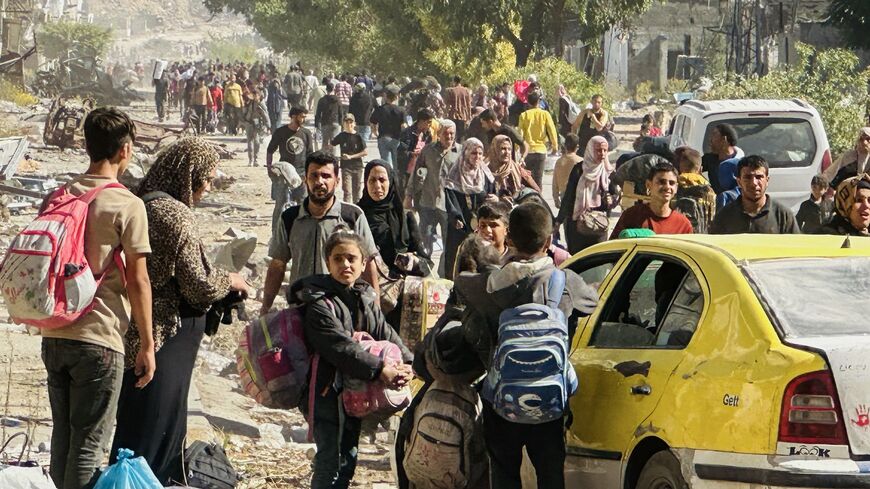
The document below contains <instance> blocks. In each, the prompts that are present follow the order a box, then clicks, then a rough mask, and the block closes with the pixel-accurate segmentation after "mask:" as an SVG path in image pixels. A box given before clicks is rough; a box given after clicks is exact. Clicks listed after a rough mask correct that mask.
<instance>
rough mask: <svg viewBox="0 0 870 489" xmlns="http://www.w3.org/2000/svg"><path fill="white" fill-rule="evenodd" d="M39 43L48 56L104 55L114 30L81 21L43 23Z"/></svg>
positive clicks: (64, 57)
mask: <svg viewBox="0 0 870 489" xmlns="http://www.w3.org/2000/svg"><path fill="white" fill-rule="evenodd" d="M36 39H37V43H38V44H39V46H40V47H41V49H42V52H43V54H44V55H45V56H46V57H48V58H59V59H66V58H74V57H76V56H94V57H97V56H102V55H104V54H105V53H106V50H107V49H108V48H109V45H111V43H112V30H111V29H109V28H105V27H100V26H98V25H94V24H84V23H80V22H70V21H61V22H50V23H47V24H43V25H42V26H41V27H40V29H39V32H38V34H37V38H36Z"/></svg>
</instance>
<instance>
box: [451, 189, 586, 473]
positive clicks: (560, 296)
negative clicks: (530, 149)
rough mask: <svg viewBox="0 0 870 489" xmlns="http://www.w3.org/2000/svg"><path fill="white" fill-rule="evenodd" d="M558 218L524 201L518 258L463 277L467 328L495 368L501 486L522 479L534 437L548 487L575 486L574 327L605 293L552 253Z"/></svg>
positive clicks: (488, 397)
mask: <svg viewBox="0 0 870 489" xmlns="http://www.w3.org/2000/svg"><path fill="white" fill-rule="evenodd" d="M552 223H553V219H552V215H550V214H549V212H548V211H547V209H545V208H544V207H542V206H540V205H538V204H534V203H526V204H521V205H519V206H518V207H516V208H515V209H514V210H513V211H512V212H511V214H510V223H509V225H508V240H509V241H510V243H511V246H512V247H513V249H514V251H515V252H514V254H513V255H512V257H511V259H510V261H509V262H508V263H507V264H505V265H504V266H503V267H501V268H500V269H497V270H494V271H491V272H487V273H482V274H462V275H460V276H459V277H457V278H456V281H455V288H456V291H457V292H458V293H459V294H460V295H462V296H463V297H465V298H466V299H467V307H466V317H465V321H464V327H465V328H466V330H467V332H466V337H467V338H473V340H470V341H471V342H472V343H473V348H474V349H475V350H476V351H477V352H478V354H479V355H480V356H481V360H482V361H483V362H484V365H485V366H486V367H487V369H488V370H487V376H486V378H485V380H484V381H483V386H482V392H481V397H482V398H483V401H484V402H483V422H484V437H485V439H486V446H487V451H488V453H489V460H490V477H491V480H490V484H491V487H492V488H498V489H521V488H522V481H521V477H520V467H521V465H522V460H523V448H524V447H525V449H526V452H527V453H528V456H529V459H530V460H531V462H532V464H533V465H534V467H535V474H536V477H537V482H538V487H542V488H543V487H545V488H547V489H560V488H564V487H565V477H564V466H565V427H566V424H567V423H566V422H567V420H569V419H570V408H569V407H568V397H569V396H570V395H571V394H573V393H574V391H576V389H577V377H576V375H575V374H574V369H573V367H572V366H571V364H570V362H569V361H568V351H569V348H570V337H571V335H572V334H573V330H574V328H575V326H576V323H577V318H579V317H582V316H585V315H589V314H591V313H592V312H593V310H594V309H595V306H596V305H597V303H598V295H597V293H596V291H595V290H594V289H593V288H592V287H590V286H589V285H587V284H586V283H585V282H584V281H583V279H582V278H580V276H578V275H577V274H575V273H573V272H572V271H570V270H564V271H562V270H558V269H557V268H556V266H555V265H554V264H553V260H552V259H551V258H550V257H549V256H548V255H547V250H548V249H549V247H550V244H551V240H552V234H553V225H552Z"/></svg>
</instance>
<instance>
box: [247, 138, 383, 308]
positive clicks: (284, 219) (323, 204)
mask: <svg viewBox="0 0 870 489" xmlns="http://www.w3.org/2000/svg"><path fill="white" fill-rule="evenodd" d="M339 182H340V175H339V166H338V158H336V157H335V156H333V155H331V154H328V153H325V152H323V151H315V152H314V153H311V154H310V155H308V157H307V158H306V160H305V186H306V188H307V189H308V197H307V198H305V200H304V201H302V204H300V205H295V206H292V207H289V208H288V209H287V210H285V211H284V212H283V213H282V214H281V218H280V219H279V220H278V221H277V223H275V225H274V228H275V230H274V231H273V233H272V235H273V239H272V242H271V243H270V245H269V256H271V257H272V261H271V262H270V263H269V269H268V270H267V271H266V283H265V285H264V287H263V306H262V308H261V309H260V315H263V314H266V313H268V312H269V309H271V307H272V303H273V302H274V301H275V296H276V295H277V294H278V291H279V290H280V288H281V283H282V281H283V280H284V272H285V271H286V270H287V262H290V281H289V282H288V283H289V284H292V283H293V282H295V281H296V280H299V279H300V278H303V277H308V276H311V275H315V274H319V273H329V271H328V269H327V265H326V256H325V254H324V252H323V250H324V245H325V244H326V240H327V239H329V236H330V235H331V234H332V233H333V232H334V231H335V229H336V228H337V227H339V226H345V227H348V228H350V230H351V231H353V232H354V233H356V234H357V235H359V237H360V238H362V241H363V243H364V245H365V248H366V249H365V250H363V251H365V254H366V255H367V256H369V262H368V263H367V264H366V269H365V271H364V272H363V275H362V278H363V279H364V280H366V281H367V282H369V283H370V284H371V285H372V287H374V289H375V293H379V290H378V281H377V277H378V272H377V268H376V265H375V261H374V257H375V254H376V253H377V246H375V242H374V240H373V239H372V233H371V230H370V229H369V224H368V221H366V217H365V214H364V213H363V211H362V209H360V208H359V207H357V206H355V205H353V204H349V203H346V202H341V201H340V200H339V199H336V198H335V189H336V187H338V184H339ZM312 244H313V245H314V246H312Z"/></svg>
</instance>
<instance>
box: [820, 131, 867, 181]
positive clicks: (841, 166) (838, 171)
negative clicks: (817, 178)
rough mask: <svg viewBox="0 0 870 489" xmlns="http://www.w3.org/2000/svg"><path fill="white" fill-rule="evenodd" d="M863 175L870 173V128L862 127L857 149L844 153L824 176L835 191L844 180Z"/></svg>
mask: <svg viewBox="0 0 870 489" xmlns="http://www.w3.org/2000/svg"><path fill="white" fill-rule="evenodd" d="M863 173H870V127H862V128H861V130H860V131H858V138H857V140H856V141H855V147H854V148H852V149H850V150H849V151H846V152H845V153H843V156H841V157H839V158H838V159H837V161H835V162H834V164H833V165H831V166H829V167H828V169H827V170H825V171H824V173H822V175H824V177H825V178H827V179H828V182H830V183H831V188H832V189H835V188H837V187H839V186H840V183H842V182H843V181H844V180H846V179H848V178H851V177H855V176H858V175H861V174H863Z"/></svg>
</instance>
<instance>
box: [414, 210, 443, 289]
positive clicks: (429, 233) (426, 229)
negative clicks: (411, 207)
mask: <svg viewBox="0 0 870 489" xmlns="http://www.w3.org/2000/svg"><path fill="white" fill-rule="evenodd" d="M417 211H418V212H419V213H420V233H421V234H422V238H423V248H424V250H425V251H426V253H427V254H428V255H429V256H432V253H433V248H434V247H435V227H436V226H438V227H439V229H440V231H439V232H438V235H439V236H441V246H442V250H441V259H440V260H438V275H440V276H442V277H444V276H446V275H445V266H446V253H445V252H444V249H443V248H444V247H445V246H446V245H447V212H445V211H442V210H439V209H429V208H425V207H422V208H418V209H417Z"/></svg>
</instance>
